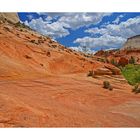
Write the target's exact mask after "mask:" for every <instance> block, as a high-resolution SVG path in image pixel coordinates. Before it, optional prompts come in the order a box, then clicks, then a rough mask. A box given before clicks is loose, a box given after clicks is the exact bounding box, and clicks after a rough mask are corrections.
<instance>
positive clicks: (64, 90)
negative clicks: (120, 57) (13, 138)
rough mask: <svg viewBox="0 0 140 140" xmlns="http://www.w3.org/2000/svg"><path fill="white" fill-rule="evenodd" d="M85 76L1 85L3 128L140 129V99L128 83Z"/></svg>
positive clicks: (1, 118) (20, 81)
mask: <svg viewBox="0 0 140 140" xmlns="http://www.w3.org/2000/svg"><path fill="white" fill-rule="evenodd" d="M102 78H103V77H101V78H100V77H98V78H91V77H86V76H85V74H77V75H74V74H73V75H62V76H51V77H47V78H41V79H30V80H1V81H0V127H139V126H140V95H135V94H134V93H132V92H131V87H130V86H128V84H126V82H125V80H123V78H122V77H121V76H120V77H119V78H118V77H117V78H112V77H109V76H104V80H105V79H108V80H109V81H110V82H111V84H112V86H113V87H114V89H113V91H109V90H107V89H104V88H102V82H103V80H102Z"/></svg>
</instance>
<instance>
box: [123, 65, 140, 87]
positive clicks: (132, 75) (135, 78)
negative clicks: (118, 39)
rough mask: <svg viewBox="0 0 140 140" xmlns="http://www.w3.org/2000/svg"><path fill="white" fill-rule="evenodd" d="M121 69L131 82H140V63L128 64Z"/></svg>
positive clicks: (133, 83)
mask: <svg viewBox="0 0 140 140" xmlns="http://www.w3.org/2000/svg"><path fill="white" fill-rule="evenodd" d="M121 71H122V74H123V76H124V77H125V78H126V80H127V81H128V83H129V84H131V85H136V84H137V83H140V65H134V64H128V65H126V66H125V67H123V68H122V69H121Z"/></svg>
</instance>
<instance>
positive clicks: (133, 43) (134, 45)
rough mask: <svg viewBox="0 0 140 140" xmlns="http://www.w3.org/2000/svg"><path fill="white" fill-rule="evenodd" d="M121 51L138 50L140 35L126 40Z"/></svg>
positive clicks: (139, 47)
mask: <svg viewBox="0 0 140 140" xmlns="http://www.w3.org/2000/svg"><path fill="white" fill-rule="evenodd" d="M122 49H127V50H133V49H140V35H137V36H133V37H131V38H128V39H127V41H126V43H125V44H124V46H123V48H122Z"/></svg>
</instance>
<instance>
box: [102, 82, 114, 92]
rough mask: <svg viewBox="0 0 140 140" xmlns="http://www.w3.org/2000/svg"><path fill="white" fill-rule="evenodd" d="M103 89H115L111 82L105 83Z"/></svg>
mask: <svg viewBox="0 0 140 140" xmlns="http://www.w3.org/2000/svg"><path fill="white" fill-rule="evenodd" d="M103 88H105V89H108V90H113V87H112V86H111V84H110V82H109V81H104V82H103Z"/></svg>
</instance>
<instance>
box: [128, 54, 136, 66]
mask: <svg viewBox="0 0 140 140" xmlns="http://www.w3.org/2000/svg"><path fill="white" fill-rule="evenodd" d="M129 63H130V64H135V58H134V57H133V56H131V58H130V59H129Z"/></svg>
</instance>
